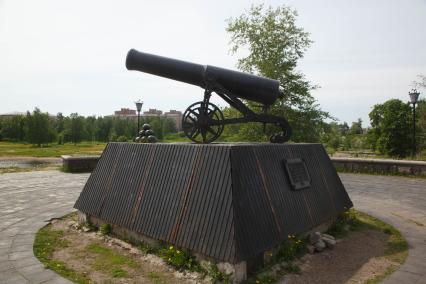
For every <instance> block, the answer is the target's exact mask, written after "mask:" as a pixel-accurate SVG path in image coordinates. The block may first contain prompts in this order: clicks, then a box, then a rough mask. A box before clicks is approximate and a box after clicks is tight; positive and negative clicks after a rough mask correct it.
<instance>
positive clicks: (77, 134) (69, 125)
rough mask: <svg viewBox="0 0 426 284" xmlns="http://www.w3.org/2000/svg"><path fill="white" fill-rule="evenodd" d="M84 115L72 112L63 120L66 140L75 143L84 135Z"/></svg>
mask: <svg viewBox="0 0 426 284" xmlns="http://www.w3.org/2000/svg"><path fill="white" fill-rule="evenodd" d="M84 122H85V121H84V117H83V116H80V115H78V113H72V114H71V115H70V117H69V118H67V119H66V120H65V130H64V138H65V140H66V141H71V142H72V143H74V144H77V143H79V142H81V141H82V140H83V138H84V137H85V126H84Z"/></svg>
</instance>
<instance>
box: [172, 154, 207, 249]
mask: <svg viewBox="0 0 426 284" xmlns="http://www.w3.org/2000/svg"><path fill="white" fill-rule="evenodd" d="M201 149H202V148H201V147H198V148H197V150H196V154H195V163H194V165H193V167H192V171H191V176H190V178H189V183H188V187H187V189H186V190H185V196H184V198H183V200H184V201H183V208H182V209H181V211H180V213H179V216H178V218H177V221H176V224H175V226H174V227H173V230H172V236H171V237H172V240H173V242H176V236H177V233H178V231H179V229H180V225H181V224H182V218H183V216H184V215H185V213H186V210H187V206H188V197H189V195H190V193H191V190H192V186H193V182H194V174H195V171H197V170H198V166H199V163H200V161H201V155H200V152H201Z"/></svg>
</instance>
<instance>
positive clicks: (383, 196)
mask: <svg viewBox="0 0 426 284" xmlns="http://www.w3.org/2000/svg"><path fill="white" fill-rule="evenodd" d="M340 177H341V179H342V181H343V183H344V184H345V187H346V190H347V191H348V193H349V195H350V197H351V199H352V202H353V203H354V207H355V208H357V209H359V210H361V211H364V212H367V213H369V214H371V215H373V216H375V217H378V218H379V219H381V220H384V221H385V222H387V223H389V224H392V225H393V226H394V227H396V228H398V230H400V231H401V233H402V235H403V236H404V237H405V238H406V239H407V241H408V244H409V255H408V258H407V260H406V262H405V263H404V265H403V266H402V267H401V268H400V269H399V270H398V271H396V272H395V273H393V274H391V275H390V276H389V277H388V278H387V279H385V281H383V283H389V284H391V283H395V284H396V283H407V284H411V283H413V284H414V283H426V179H412V178H404V177H390V176H376V175H355V174H340Z"/></svg>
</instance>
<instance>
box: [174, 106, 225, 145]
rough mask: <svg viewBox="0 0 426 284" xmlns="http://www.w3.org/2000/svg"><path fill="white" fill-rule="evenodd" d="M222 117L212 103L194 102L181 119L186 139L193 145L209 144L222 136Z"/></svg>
mask: <svg viewBox="0 0 426 284" xmlns="http://www.w3.org/2000/svg"><path fill="white" fill-rule="evenodd" d="M223 121H224V117H223V113H222V112H221V111H220V109H219V108H218V107H217V106H215V105H214V104H212V103H204V102H196V103H194V104H192V105H190V106H189V107H188V108H187V109H186V110H185V112H184V114H183V117H182V128H183V132H184V133H185V135H186V137H188V138H189V139H191V140H192V141H194V142H195V143H211V142H213V141H214V140H216V139H217V138H219V136H220V134H222V131H223V128H224V124H223Z"/></svg>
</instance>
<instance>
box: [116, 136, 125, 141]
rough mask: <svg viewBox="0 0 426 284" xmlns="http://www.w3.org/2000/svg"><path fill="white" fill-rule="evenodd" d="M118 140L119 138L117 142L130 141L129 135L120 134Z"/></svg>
mask: <svg viewBox="0 0 426 284" xmlns="http://www.w3.org/2000/svg"><path fill="white" fill-rule="evenodd" d="M116 140H117V142H127V141H128V139H127V137H126V136H124V135H121V136H119V137H118V138H117V139H116Z"/></svg>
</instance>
